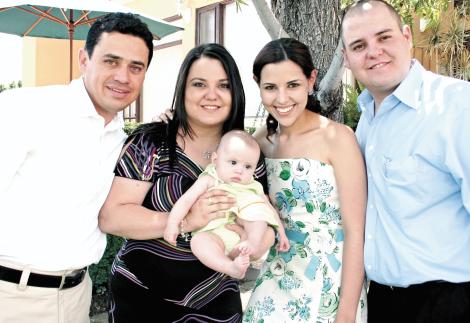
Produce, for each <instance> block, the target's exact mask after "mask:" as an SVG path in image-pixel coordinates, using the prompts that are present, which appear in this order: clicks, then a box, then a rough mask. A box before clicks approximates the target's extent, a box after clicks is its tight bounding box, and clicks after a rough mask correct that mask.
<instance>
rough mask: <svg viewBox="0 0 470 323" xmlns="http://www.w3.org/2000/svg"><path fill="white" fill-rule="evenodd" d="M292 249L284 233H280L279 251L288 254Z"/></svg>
mask: <svg viewBox="0 0 470 323" xmlns="http://www.w3.org/2000/svg"><path fill="white" fill-rule="evenodd" d="M289 249H290V243H289V239H287V236H286V234H285V233H284V232H282V233H279V244H278V245H277V250H278V251H282V252H286V251H288V250H289Z"/></svg>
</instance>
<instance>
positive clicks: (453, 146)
mask: <svg viewBox="0 0 470 323" xmlns="http://www.w3.org/2000/svg"><path fill="white" fill-rule="evenodd" d="M463 96H465V95H464V94H463ZM466 97H467V98H468V100H469V101H467V103H466V105H465V103H464V104H463V105H462V106H460V108H459V109H458V110H459V113H458V114H456V115H455V116H454V117H455V119H453V120H454V122H453V125H452V126H451V127H449V128H450V129H451V130H450V132H449V134H448V138H447V140H446V141H447V145H446V156H445V161H446V165H447V167H448V169H449V171H450V173H451V174H452V176H453V178H454V180H455V181H456V182H457V184H458V185H459V186H460V194H461V198H462V203H463V206H464V208H465V209H466V210H467V213H469V214H470V147H469V144H468V140H469V138H470V126H469V125H470V106H469V105H468V102H470V96H469V95H468V94H467V95H466ZM462 103H463V102H462Z"/></svg>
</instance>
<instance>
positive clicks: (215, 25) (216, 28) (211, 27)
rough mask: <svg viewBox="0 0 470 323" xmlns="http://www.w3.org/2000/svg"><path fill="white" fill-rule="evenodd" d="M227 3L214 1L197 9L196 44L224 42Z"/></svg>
mask: <svg viewBox="0 0 470 323" xmlns="http://www.w3.org/2000/svg"><path fill="white" fill-rule="evenodd" d="M224 7H225V3H214V4H211V5H208V6H205V7H202V8H198V9H196V45H200V44H205V43H218V44H223V42H224V33H223V27H224Z"/></svg>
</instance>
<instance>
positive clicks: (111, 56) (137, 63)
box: [104, 54, 145, 67]
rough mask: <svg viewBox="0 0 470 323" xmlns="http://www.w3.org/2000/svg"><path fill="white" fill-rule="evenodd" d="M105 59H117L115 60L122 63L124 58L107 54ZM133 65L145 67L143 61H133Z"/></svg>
mask: <svg viewBox="0 0 470 323" xmlns="http://www.w3.org/2000/svg"><path fill="white" fill-rule="evenodd" d="M104 57H105V58H111V59H115V60H118V61H122V60H123V58H122V57H121V56H117V55H114V54H106V55H104ZM131 64H133V65H140V66H143V67H145V63H144V62H141V61H131Z"/></svg>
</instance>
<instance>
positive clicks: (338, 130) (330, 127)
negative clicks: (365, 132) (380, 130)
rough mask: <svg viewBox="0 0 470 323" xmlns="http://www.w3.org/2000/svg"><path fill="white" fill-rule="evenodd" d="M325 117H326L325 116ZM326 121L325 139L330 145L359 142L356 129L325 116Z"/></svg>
mask: <svg viewBox="0 0 470 323" xmlns="http://www.w3.org/2000/svg"><path fill="white" fill-rule="evenodd" d="M323 118H324V117H323ZM324 119H326V121H323V123H324V125H325V127H324V129H325V132H324V134H325V140H326V141H327V142H328V144H330V145H340V146H342V145H344V144H347V145H350V144H352V143H354V144H357V141H356V136H355V134H354V131H353V130H352V129H351V128H350V127H348V126H346V125H344V124H341V123H338V122H336V121H333V120H330V119H328V118H324Z"/></svg>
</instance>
